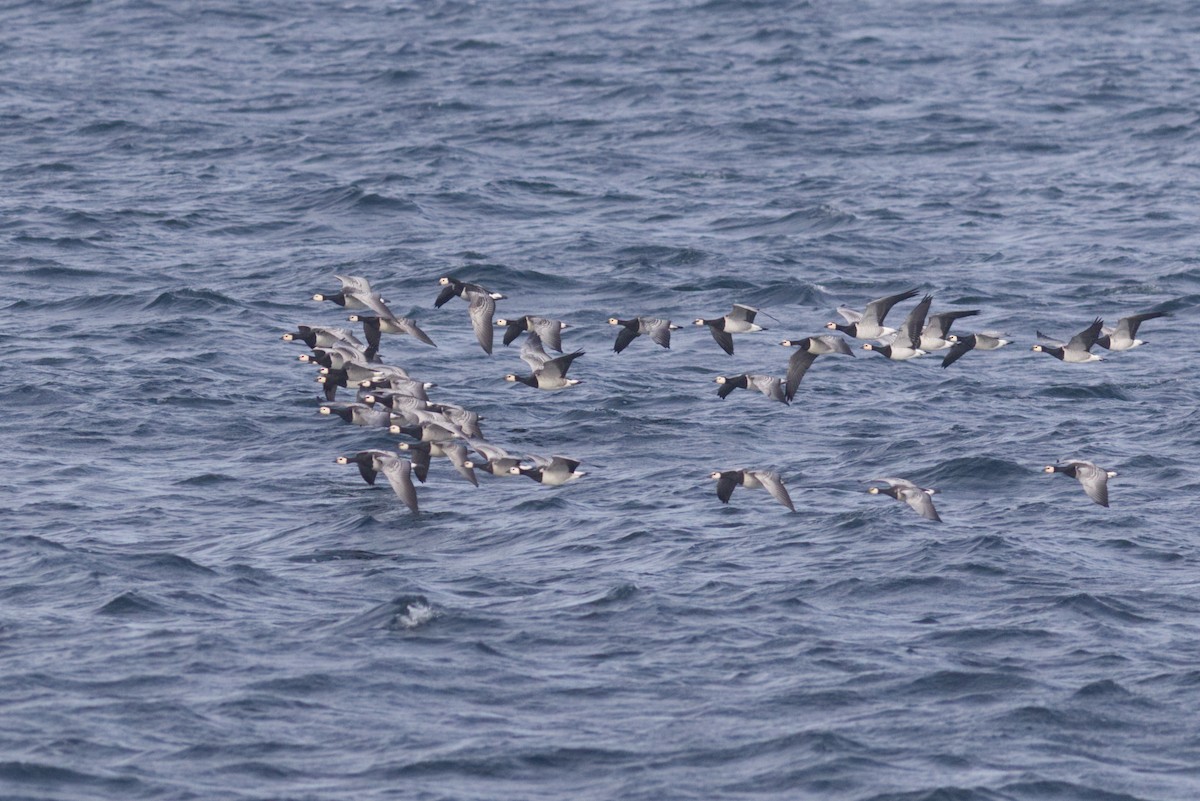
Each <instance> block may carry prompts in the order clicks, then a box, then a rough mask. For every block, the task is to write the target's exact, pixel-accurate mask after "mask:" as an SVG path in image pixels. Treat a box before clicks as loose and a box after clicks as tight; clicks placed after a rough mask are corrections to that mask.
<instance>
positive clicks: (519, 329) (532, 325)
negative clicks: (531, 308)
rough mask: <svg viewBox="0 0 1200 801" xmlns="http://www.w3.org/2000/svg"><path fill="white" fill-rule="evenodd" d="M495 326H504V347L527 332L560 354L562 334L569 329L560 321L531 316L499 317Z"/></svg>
mask: <svg viewBox="0 0 1200 801" xmlns="http://www.w3.org/2000/svg"><path fill="white" fill-rule="evenodd" d="M496 325H498V326H504V327H505V329H506V330H505V331H504V344H505V345H509V344H511V343H512V341H513V340H514V339H516V338H517V337H519V336H520V335H521V334H522V333H524V332H525V331H528V332H529V333H531V334H537V335H538V337H540V338H541V340H542V342H544V343H545V344H546V346H547V347H548V348H550V349H551V350H556V351H558V352H559V353H562V332H563V330H564V329H566V328H569V327H570V326H568V325H567V324H566V323H564V322H562V321H561V320H551V319H549V318H547V317H534V316H533V315H531V314H526V315H525V316H523V317H501V318H500V319H498V320H496Z"/></svg>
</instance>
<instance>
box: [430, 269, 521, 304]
mask: <svg viewBox="0 0 1200 801" xmlns="http://www.w3.org/2000/svg"><path fill="white" fill-rule="evenodd" d="M438 283H439V284H441V286H442V290H441V292H439V293H438V296H437V300H435V301H434V302H433V307H434V308H435V309H440V308H442V306H444V305H446V302H447V301H449V300H450V299H451V298H453V297H460V298H462V299H463V300H465V301H467V302H470V300H471V296H472V295H487V296H488V297H490V298H491V299H492V300H504V299H505V297H507V296H506V295H501V294H500V293H499V292H492V291H490V290H487V289H484V288H483V287H481V286H480V285H479V284H468V283H467V282H465V281H459V280H458V279H457V278H454V277H453V276H449V275H443V276H442V277H441V278H439V279H438Z"/></svg>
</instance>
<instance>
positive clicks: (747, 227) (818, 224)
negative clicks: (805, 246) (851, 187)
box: [710, 205, 858, 234]
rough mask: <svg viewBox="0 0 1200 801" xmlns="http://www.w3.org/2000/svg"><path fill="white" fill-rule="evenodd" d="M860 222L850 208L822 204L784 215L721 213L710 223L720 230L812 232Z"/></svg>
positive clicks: (840, 227)
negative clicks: (734, 215)
mask: <svg viewBox="0 0 1200 801" xmlns="http://www.w3.org/2000/svg"><path fill="white" fill-rule="evenodd" d="M856 222H858V218H857V217H856V216H854V215H853V214H851V213H850V212H845V211H841V210H839V209H836V208H834V207H833V206H828V205H821V206H815V207H813V208H808V209H799V210H797V211H793V212H790V213H788V214H784V215H783V216H781V217H767V216H763V215H756V216H747V217H721V218H719V219H716V220H713V221H712V223H710V225H711V226H712V227H713V228H714V229H716V230H718V231H751V232H754V233H759V234H762V233H770V234H811V233H826V232H828V231H835V230H840V229H843V228H848V227H850V226H852V225H854V224H855V223H856Z"/></svg>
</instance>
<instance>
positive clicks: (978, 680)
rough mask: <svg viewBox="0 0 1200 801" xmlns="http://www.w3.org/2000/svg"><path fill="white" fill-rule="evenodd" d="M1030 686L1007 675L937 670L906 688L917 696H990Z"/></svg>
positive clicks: (1020, 678)
mask: <svg viewBox="0 0 1200 801" xmlns="http://www.w3.org/2000/svg"><path fill="white" fill-rule="evenodd" d="M1032 684H1033V682H1032V681H1030V680H1029V679H1027V678H1025V677H1023V676H1016V675H1012V674H1008V673H996V672H970V671H962V670H939V671H937V672H935V673H932V674H930V675H928V676H922V677H921V678H919V679H917V680H916V681H913V682H912V683H910V684H909V685H908V687H909V689H910V690H911V691H913V692H914V693H916V694H918V695H943V696H944V695H966V694H971V695H974V694H984V695H991V694H993V693H1008V692H1011V691H1013V690H1016V689H1020V688H1025V687H1029V686H1031V685H1032Z"/></svg>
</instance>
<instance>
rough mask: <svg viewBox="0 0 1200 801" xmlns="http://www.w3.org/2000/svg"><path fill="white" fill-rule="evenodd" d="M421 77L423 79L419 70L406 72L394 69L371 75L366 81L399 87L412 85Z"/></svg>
mask: <svg viewBox="0 0 1200 801" xmlns="http://www.w3.org/2000/svg"><path fill="white" fill-rule="evenodd" d="M422 77H424V76H423V74H422V73H421V71H420V70H406V69H400V68H395V69H389V70H384V71H383V72H380V73H377V74H376V75H373V76H372V77H370V78H369V79H368V81H369V82H372V83H384V84H392V85H400V84H406V83H412V82H413V81H415V80H417V79H419V78H422Z"/></svg>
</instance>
